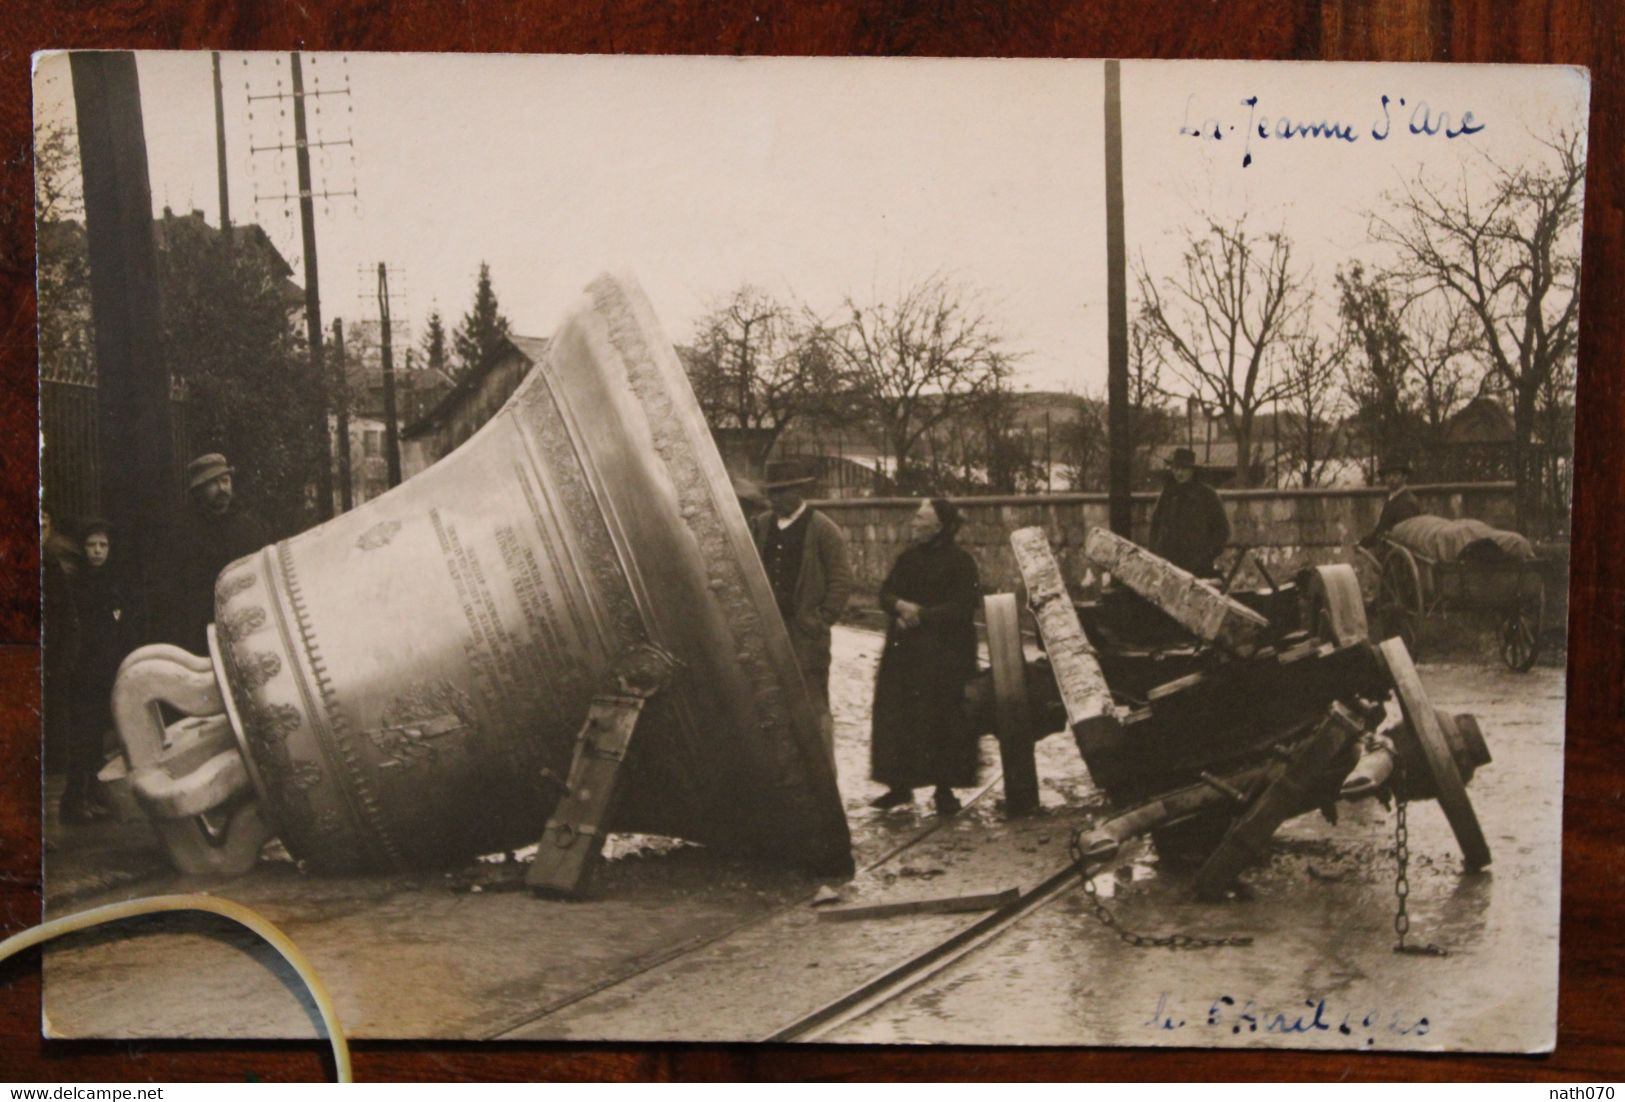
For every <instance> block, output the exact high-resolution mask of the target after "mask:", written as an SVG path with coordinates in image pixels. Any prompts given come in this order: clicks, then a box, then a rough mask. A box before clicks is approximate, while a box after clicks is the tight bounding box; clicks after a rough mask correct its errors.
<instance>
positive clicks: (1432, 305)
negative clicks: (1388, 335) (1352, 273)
mask: <svg viewBox="0 0 1625 1102" xmlns="http://www.w3.org/2000/svg"><path fill="white" fill-rule="evenodd" d="M1438 297H1439V296H1437V295H1422V296H1420V297H1418V298H1415V299H1412V300H1411V301H1410V302H1409V303H1407V304H1406V306H1405V309H1404V312H1403V314H1402V315H1401V320H1402V324H1403V325H1404V329H1405V337H1406V345H1407V351H1408V353H1409V355H1410V358H1411V362H1412V364H1413V367H1414V373H1415V376H1416V412H1417V414H1418V415H1419V416H1420V417H1421V419H1422V430H1423V440H1422V444H1423V447H1424V448H1425V449H1427V450H1428V451H1433V452H1436V451H1437V450H1438V449H1439V448H1441V447H1442V446H1443V444H1444V442H1445V430H1446V429H1447V428H1448V426H1449V422H1450V417H1451V415H1452V414H1454V413H1455V412H1456V410H1457V409H1458V408H1459V407H1460V405H1461V401H1462V398H1463V397H1464V396H1465V394H1466V393H1467V389H1468V387H1469V385H1470V382H1471V380H1470V379H1469V377H1468V371H1467V364H1466V361H1467V358H1468V357H1470V356H1472V355H1473V354H1474V353H1476V352H1478V351H1479V350H1480V349H1481V348H1482V347H1483V341H1482V340H1481V338H1480V337H1479V333H1478V327H1477V325H1476V324H1474V321H1473V317H1472V315H1471V314H1470V313H1469V312H1468V311H1467V310H1466V309H1465V308H1464V307H1463V306H1462V304H1460V303H1451V302H1448V301H1444V302H1438V301H1434V300H1435V299H1437V298H1438Z"/></svg>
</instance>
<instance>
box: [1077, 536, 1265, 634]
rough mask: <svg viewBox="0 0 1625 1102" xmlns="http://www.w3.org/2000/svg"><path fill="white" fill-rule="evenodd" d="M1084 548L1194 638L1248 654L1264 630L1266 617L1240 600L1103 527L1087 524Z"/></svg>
mask: <svg viewBox="0 0 1625 1102" xmlns="http://www.w3.org/2000/svg"><path fill="white" fill-rule="evenodd" d="M1084 554H1085V555H1087V556H1088V558H1089V561H1090V562H1092V563H1094V565H1095V566H1096V567H1098V568H1100V569H1101V570H1105V571H1107V572H1109V573H1110V574H1111V576H1112V577H1113V578H1114V579H1116V580H1117V581H1119V582H1121V583H1123V584H1124V585H1126V586H1128V588H1130V589H1132V590H1133V591H1134V592H1135V593H1138V594H1139V595H1140V596H1141V597H1144V598H1145V599H1146V600H1147V601H1150V602H1151V603H1152V604H1154V605H1156V606H1157V607H1158V608H1159V609H1161V610H1162V611H1163V612H1165V613H1167V614H1168V615H1169V616H1170V617H1172V618H1173V620H1174V622H1175V623H1177V624H1179V625H1180V626H1181V627H1183V628H1184V629H1185V630H1186V631H1188V632H1190V633H1191V634H1192V635H1194V636H1196V637H1197V638H1198V639H1202V640H1204V641H1206V642H1209V643H1213V644H1215V645H1217V646H1221V647H1224V648H1226V649H1228V650H1232V651H1235V652H1236V653H1238V654H1251V653H1253V651H1255V650H1257V649H1258V647H1259V645H1260V644H1261V642H1262V640H1263V637H1264V635H1265V634H1266V633H1267V632H1268V631H1269V627H1270V622H1269V621H1268V620H1267V619H1265V618H1264V617H1263V616H1262V615H1260V614H1259V613H1257V612H1254V611H1253V610H1252V609H1250V608H1248V607H1247V606H1246V605H1244V604H1242V603H1241V602H1240V601H1237V600H1233V599H1232V598H1230V597H1226V596H1225V595H1224V594H1223V593H1220V592H1219V591H1218V590H1217V589H1215V588H1213V587H1212V586H1211V585H1208V584H1207V583H1206V582H1204V581H1202V580H1201V579H1200V578H1197V577H1196V576H1195V575H1193V574H1191V573H1189V572H1187V571H1184V570H1181V569H1180V568H1179V567H1177V566H1175V565H1174V564H1173V563H1171V562H1169V561H1168V560H1167V559H1164V558H1162V557H1160V556H1158V555H1153V554H1152V553H1151V552H1149V551H1147V550H1146V549H1145V548H1143V547H1141V546H1140V545H1139V544H1137V543H1134V542H1133V541H1132V540H1126V539H1124V538H1123V537H1122V536H1119V535H1117V534H1115V533H1113V532H1108V531H1107V530H1106V529H1104V528H1091V529H1090V530H1089V535H1088V536H1087V537H1086V538H1085V540H1084Z"/></svg>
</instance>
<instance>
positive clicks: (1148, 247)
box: [34, 52, 1589, 1052]
mask: <svg viewBox="0 0 1625 1102" xmlns="http://www.w3.org/2000/svg"><path fill="white" fill-rule="evenodd" d="M34 88H35V120H36V121H35V127H36V130H35V133H36V151H37V161H38V178H37V186H36V198H37V207H38V210H37V228H38V240H39V325H40V429H41V434H42V461H41V495H42V496H41V509H42V514H43V516H44V518H45V520H46V524H45V526H44V528H43V533H44V540H45V546H44V549H43V551H44V556H43V557H44V570H43V579H42V586H43V602H44V605H43V607H44V647H45V652H44V663H43V665H44V678H45V685H44V694H45V696H44V699H45V709H44V717H45V721H44V732H43V738H44V740H45V754H44V760H45V771H46V776H45V784H46V792H47V797H48V798H47V808H46V823H45V837H46V840H47V842H46V854H45V875H46V894H47V908H48V911H49V912H50V914H51V915H52V916H53V917H54V916H59V915H65V914H68V913H71V912H73V911H76V910H79V909H82V908H84V907H88V906H92V905H95V904H98V903H104V902H109V901H113V900H122V899H132V898H140V897H145V896H151V895H158V894H165V893H186V892H207V893H209V894H211V895H214V896H217V897H222V898H229V899H233V900H237V901H240V902H242V903H245V904H247V905H249V906H251V907H253V908H255V909H257V910H259V911H260V912H262V913H263V914H264V915H266V916H267V917H269V918H270V919H271V920H272V921H274V922H276V923H278V924H279V925H280V926H282V927H283V928H284V929H285V930H286V931H287V932H288V933H289V934H290V935H291V936H292V938H293V939H294V940H295V941H296V942H297V943H298V945H299V946H300V947H301V948H302V949H303V951H304V952H305V953H306V954H307V955H308V957H309V958H310V960H311V962H312V963H313V965H314V966H315V969H316V971H317V972H318V973H319V974H320V975H321V977H322V978H323V980H324V982H325V984H326V986H327V988H328V989H329V990H330V991H331V992H332V994H333V997H334V999H335V1001H336V1004H337V1008H338V1012H339V1017H340V1020H341V1021H342V1023H343V1025H344V1028H345V1030H346V1031H347V1032H348V1033H349V1034H350V1035H352V1036H354V1037H360V1038H448V1039H450V1038H455V1039H488V1040H512V1039H525V1040H538V1039H565V1038H568V1039H572V1040H587V1041H594V1040H713V1041H740V1040H779V1041H785V1040H790V1041H831V1042H843V1043H850V1042H873V1043H908V1044H933V1043H959V1044H966V1043H970V1044H1002V1045H1026V1044H1032V1045H1124V1046H1168V1045H1171V1046H1187V1047H1188V1046H1265V1047H1294V1048H1327V1049H1351V1050H1366V1049H1381V1050H1405V1051H1439V1050H1443V1051H1497V1052H1539V1051H1546V1050H1549V1049H1550V1048H1551V1047H1552V1045H1553V1043H1554V1039H1555V1034H1556V1007H1557V974H1558V973H1557V964H1558V918H1559V916H1558V902H1559V867H1560V850H1561V829H1560V809H1561V787H1562V761H1563V721H1564V706H1565V701H1564V664H1565V659H1566V656H1565V650H1564V639H1565V630H1564V629H1565V624H1566V616H1567V592H1568V562H1569V554H1568V546H1569V545H1568V530H1569V529H1568V520H1569V487H1570V479H1571V474H1572V467H1571V456H1572V453H1573V421H1574V409H1575V401H1576V386H1577V377H1578V374H1579V372H1578V364H1577V362H1576V333H1577V326H1578V317H1577V310H1578V303H1579V297H1578V279H1579V271H1580V225H1581V212H1582V204H1583V200H1584V191H1585V188H1584V182H1585V167H1586V147H1585V135H1586V122H1587V114H1586V113H1587V102H1588V94H1589V84H1588V78H1587V75H1586V73H1585V72H1584V71H1581V70H1576V69H1567V68H1556V67H1533V66H1531V67H1514V66H1497V67H1490V66H1435V65H1329V64H1263V63H1164V62H1122V63H1118V62H1102V61H1086V60H1065V61H999V60H895V59H886V60H881V59H873V60H847V59H816V60H811V59H782V60H781V59H739V58H726V59H725V58H699V57H683V58H676V57H667V58H653V57H521V56H471V55H461V56H453V55H416V56H413V55H383V54H376V55H375V54H326V53H305V54H298V53H295V54H274V53H230V52H226V53H217V54H210V53H207V52H198V53H134V54H131V53H118V52H103V53H95V52H84V53H53V54H43V55H40V56H39V57H38V58H36V61H35V74H34ZM45 976H46V984H45V995H44V1029H45V1032H46V1033H47V1035H49V1036H51V1037H60V1038H88V1037H104V1038H153V1037H186V1038H207V1037H233V1038H256V1037H269V1038H278V1037H308V1036H312V1035H314V1034H315V1033H317V1032H318V1031H319V1028H320V1021H319V1019H318V1018H317V1016H316V1013H315V1009H314V1007H313V1006H312V1004H310V1003H309V1002H307V1001H305V998H304V996H303V995H302V994H298V993H296V992H299V991H300V988H299V985H298V984H297V983H296V982H294V981H293V979H292V977H291V975H290V974H289V973H288V971H287V969H286V967H285V966H284V965H283V964H282V963H281V961H280V959H279V958H277V957H276V956H275V954H274V953H273V952H271V950H269V949H268V948H266V947H263V946H260V945H258V944H256V943H254V942H252V941H251V940H250V939H249V938H248V937H247V935H246V934H241V935H240V934H239V933H238V932H237V931H235V930H234V929H231V928H229V927H227V926H226V925H224V924H223V923H216V922H215V921H214V920H212V919H208V918H204V917H199V916H196V915H193V916H177V915H170V916H164V917H161V918H154V919H149V920H146V921H145V923H144V924H141V925H136V926H132V927H129V928H126V929H121V930H118V931H114V932H109V933H105V934H102V935H99V936H97V937H95V938H93V939H81V940H75V941H72V942H69V943H65V944H63V945H61V946H60V947H58V948H56V949H54V950H53V951H52V952H51V953H50V954H49V955H48V957H47V961H46V967H45Z"/></svg>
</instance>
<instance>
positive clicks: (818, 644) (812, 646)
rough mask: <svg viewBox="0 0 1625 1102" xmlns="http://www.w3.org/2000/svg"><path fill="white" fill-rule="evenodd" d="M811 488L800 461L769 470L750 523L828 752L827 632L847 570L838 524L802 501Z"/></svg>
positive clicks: (843, 596) (841, 599) (809, 471)
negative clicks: (762, 507) (763, 506)
mask: <svg viewBox="0 0 1625 1102" xmlns="http://www.w3.org/2000/svg"><path fill="white" fill-rule="evenodd" d="M816 482H817V476H816V474H815V473H814V471H813V468H812V465H811V464H809V463H805V462H802V461H799V460H782V461H778V462H774V463H770V464H768V470H767V477H766V479H765V480H764V482H763V484H762V490H763V491H764V492H765V493H766V494H767V498H768V502H769V504H770V505H771V506H772V507H771V508H770V509H769V510H768V511H767V512H765V513H762V514H760V515H759V516H757V517H756V519H755V520H754V521H753V522H752V530H753V534H754V535H755V538H756V550H757V552H758V553H759V554H760V555H761V556H762V565H763V566H764V567H765V568H766V570H767V579H768V582H769V583H770V584H771V585H772V586H773V598H774V600H775V601H776V602H777V604H778V606H779V613H780V614H781V615H782V616H783V617H784V626H785V629H786V630H787V631H788V632H789V633H790V646H791V649H793V650H794V651H795V655H796V664H797V665H798V666H799V667H800V668H801V678H802V680H803V681H804V682H806V685H807V690H808V692H810V693H811V694H812V697H813V703H814V705H815V706H816V707H817V708H818V716H819V727H820V730H821V731H822V733H823V736H824V748H825V750H826V751H828V752H829V753H830V754H831V755H833V754H834V738H835V724H834V719H833V717H832V716H831V715H830V710H829V660H830V628H831V627H832V626H833V625H834V624H835V621H836V620H838V619H840V616H841V613H842V612H843V611H845V610H846V601H847V598H848V597H850V596H851V594H852V567H851V564H850V563H849V562H848V560H847V554H846V536H845V535H843V534H842V532H841V529H840V526H839V525H837V524H836V523H835V522H834V521H833V520H830V519H829V518H828V517H827V516H825V515H824V514H823V513H820V512H819V511H818V510H816V509H813V508H811V507H809V506H808V505H807V502H806V500H805V499H804V498H803V497H802V495H803V494H804V493H807V492H809V490H810V488H811V487H812V486H813V485H815V484H816Z"/></svg>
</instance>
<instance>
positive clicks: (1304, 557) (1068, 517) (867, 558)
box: [817, 482, 1513, 594]
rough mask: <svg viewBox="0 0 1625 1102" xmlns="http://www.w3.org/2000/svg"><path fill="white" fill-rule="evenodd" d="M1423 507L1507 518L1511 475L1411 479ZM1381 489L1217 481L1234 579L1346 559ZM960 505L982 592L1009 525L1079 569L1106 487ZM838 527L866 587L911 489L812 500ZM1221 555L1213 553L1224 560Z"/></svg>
mask: <svg viewBox="0 0 1625 1102" xmlns="http://www.w3.org/2000/svg"><path fill="white" fill-rule="evenodd" d="M1412 490H1413V492H1414V493H1415V494H1416V496H1417V497H1418V498H1419V499H1420V500H1421V502H1422V509H1423V510H1424V511H1425V512H1428V513H1436V514H1438V515H1440V516H1449V517H1476V518H1478V519H1480V520H1483V521H1485V522H1486V523H1488V524H1492V525H1494V526H1496V527H1498V528H1510V527H1512V526H1513V505H1512V483H1510V482H1471V483H1452V484H1447V485H1436V486H1414V487H1412ZM1385 496H1386V491H1384V490H1382V489H1342V488H1338V489H1315V490H1229V491H1225V490H1221V491H1220V492H1219V497H1220V498H1221V499H1222V500H1223V501H1224V506H1225V511H1226V512H1227V513H1228V514H1229V516H1230V528H1231V544H1230V545H1231V547H1232V548H1246V549H1248V550H1249V551H1250V552H1251V553H1252V554H1251V556H1250V557H1249V563H1248V565H1247V567H1246V568H1244V571H1243V573H1242V574H1240V575H1238V584H1243V585H1254V584H1261V583H1262V582H1263V579H1262V577H1260V575H1259V574H1258V572H1257V569H1256V567H1255V566H1254V565H1253V560H1262V562H1263V564H1264V569H1266V570H1268V571H1269V572H1270V573H1271V574H1272V575H1274V576H1275V577H1276V578H1277V580H1282V579H1284V578H1288V577H1291V575H1292V574H1293V572H1294V571H1296V570H1297V569H1298V568H1299V567H1301V566H1306V565H1310V564H1314V563H1324V562H1355V561H1356V557H1355V553H1354V544H1355V542H1356V541H1358V540H1359V539H1360V538H1361V537H1362V536H1364V535H1365V534H1366V533H1367V532H1369V531H1370V530H1371V529H1372V528H1373V527H1374V526H1375V525H1376V523H1377V515H1378V514H1379V513H1380V512H1381V511H1382V503H1383V499H1384V497H1385ZM954 501H955V504H957V505H959V506H960V507H961V508H962V509H963V510H964V511H965V526H964V528H963V529H962V530H961V532H960V537H959V541H960V543H961V545H963V546H964V547H965V548H966V549H967V550H968V551H970V552H971V553H972V554H974V555H975V556H976V561H977V563H978V565H979V566H980V567H981V571H982V586H983V589H984V590H985V591H986V592H990V593H992V592H999V591H1007V590H1012V589H1014V588H1015V587H1016V583H1017V581H1018V578H1019V575H1018V574H1017V572H1016V566H1015V560H1014V559H1013V558H1012V557H1011V554H1010V544H1009V537H1010V533H1011V532H1012V531H1013V530H1015V529H1017V528H1024V527H1027V526H1029V525H1034V524H1038V525H1043V527H1044V528H1045V529H1047V530H1048V532H1049V534H1050V542H1051V544H1052V545H1053V546H1054V547H1055V548H1056V555H1057V557H1058V558H1059V559H1060V562H1061V569H1062V571H1063V572H1064V573H1065V575H1066V577H1067V578H1068V579H1069V580H1073V581H1076V580H1077V579H1079V578H1081V577H1082V576H1083V573H1084V564H1083V560H1082V548H1083V538H1084V535H1085V533H1087V532H1088V530H1089V529H1090V528H1092V527H1095V526H1097V525H1102V526H1103V525H1105V524H1106V523H1107V499H1106V495H1105V494H1050V495H1045V496H1030V497H1026V496H1024V497H980V498H956V499H954ZM1155 503H1156V495H1155V494H1135V495H1134V534H1133V538H1134V540H1135V541H1136V542H1140V543H1144V542H1145V541H1146V539H1147V533H1148V531H1149V529H1150V526H1151V509H1152V506H1153V505H1154V504H1155ZM817 505H818V508H819V509H821V510H823V511H824V512H825V513H826V514H827V515H828V516H829V517H830V518H831V519H832V520H834V521H835V522H836V523H837V524H839V525H840V526H841V528H842V529H843V530H844V531H845V532H846V538H847V547H848V549H849V551H850V554H851V557H852V566H853V571H854V573H855V574H856V576H857V584H858V589H859V590H860V592H865V593H871V594H872V593H874V592H876V591H878V590H879V588H880V583H881V581H882V580H883V579H884V578H885V576H886V572H887V571H888V570H889V569H890V568H891V564H892V562H893V561H894V560H895V559H896V558H897V556H898V554H899V553H900V552H901V551H902V550H903V547H904V546H905V545H906V544H907V542H908V518H909V514H910V513H912V512H913V511H914V510H915V509H917V508H918V507H919V499H918V498H868V499H848V500H844V501H825V502H819V503H817ZM1229 562H1230V556H1228V555H1227V556H1225V557H1221V559H1220V567H1221V568H1227V567H1228V565H1229Z"/></svg>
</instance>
